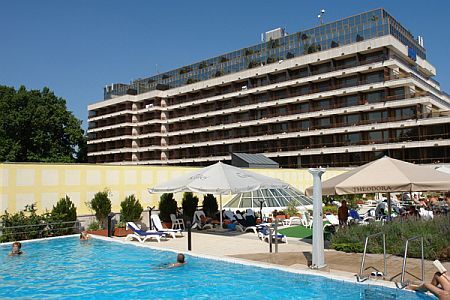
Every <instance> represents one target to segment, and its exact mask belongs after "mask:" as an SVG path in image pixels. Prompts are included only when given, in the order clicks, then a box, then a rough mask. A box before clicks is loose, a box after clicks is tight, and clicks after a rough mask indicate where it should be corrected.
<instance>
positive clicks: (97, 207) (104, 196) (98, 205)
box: [90, 190, 111, 228]
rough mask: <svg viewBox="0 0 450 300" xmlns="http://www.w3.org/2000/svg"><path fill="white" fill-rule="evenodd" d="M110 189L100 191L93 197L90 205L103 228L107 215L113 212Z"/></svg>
mask: <svg viewBox="0 0 450 300" xmlns="http://www.w3.org/2000/svg"><path fill="white" fill-rule="evenodd" d="M108 194H109V192H108V190H104V191H102V192H98V193H97V194H95V195H94V198H92V200H91V203H90V207H91V208H92V210H94V212H95V217H96V218H97V221H98V222H99V224H100V227H101V228H105V226H106V217H107V216H108V214H109V213H110V212H111V200H110V199H109V195H108Z"/></svg>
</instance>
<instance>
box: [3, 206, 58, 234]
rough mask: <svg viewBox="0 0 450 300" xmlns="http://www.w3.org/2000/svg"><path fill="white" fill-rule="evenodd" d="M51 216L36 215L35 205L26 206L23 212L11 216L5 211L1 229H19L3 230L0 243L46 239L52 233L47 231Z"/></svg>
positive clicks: (46, 214)
mask: <svg viewBox="0 0 450 300" xmlns="http://www.w3.org/2000/svg"><path fill="white" fill-rule="evenodd" d="M48 219H49V214H48V213H45V214H43V215H38V214H36V206H35V204H31V205H27V206H25V209H24V210H23V211H20V212H17V213H14V214H10V213H8V212H7V211H5V214H4V215H2V216H1V217H0V225H1V227H15V226H20V227H18V228H2V235H0V242H12V241H19V240H30V239H36V238H42V237H46V236H48V235H49V234H51V232H49V231H48V230H46V228H47V224H46V223H47V222H48Z"/></svg>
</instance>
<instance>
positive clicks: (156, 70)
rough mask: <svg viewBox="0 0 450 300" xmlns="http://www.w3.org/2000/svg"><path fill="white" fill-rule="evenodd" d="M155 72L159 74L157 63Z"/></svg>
mask: <svg viewBox="0 0 450 300" xmlns="http://www.w3.org/2000/svg"><path fill="white" fill-rule="evenodd" d="M156 74H159V71H158V64H156Z"/></svg>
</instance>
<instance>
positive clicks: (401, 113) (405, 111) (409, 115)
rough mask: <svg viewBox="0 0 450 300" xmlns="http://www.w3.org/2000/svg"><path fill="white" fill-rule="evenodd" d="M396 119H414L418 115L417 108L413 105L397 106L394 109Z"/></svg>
mask: <svg viewBox="0 0 450 300" xmlns="http://www.w3.org/2000/svg"><path fill="white" fill-rule="evenodd" d="M394 116H395V119H396V120H406V119H413V118H415V117H416V109H415V108H413V107H407V108H397V109H396V110H394Z"/></svg>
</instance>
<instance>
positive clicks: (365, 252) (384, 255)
mask: <svg viewBox="0 0 450 300" xmlns="http://www.w3.org/2000/svg"><path fill="white" fill-rule="evenodd" d="M378 235H382V236H383V260H384V272H383V277H385V276H386V275H387V266H386V234H385V233H383V232H378V233H374V234H371V235H368V236H367V237H366V241H365V243H364V254H363V257H362V260H361V267H360V269H359V273H358V274H356V280H357V281H358V282H363V281H366V280H367V279H369V276H364V275H363V271H365V270H366V269H364V264H365V262H366V254H367V245H368V243H369V238H371V237H374V236H378ZM372 268H373V269H375V271H377V272H378V270H377V269H376V268H374V267H372Z"/></svg>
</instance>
